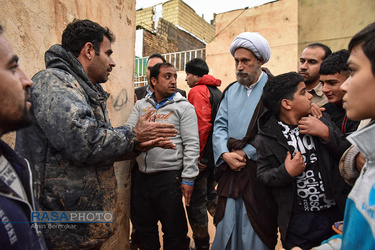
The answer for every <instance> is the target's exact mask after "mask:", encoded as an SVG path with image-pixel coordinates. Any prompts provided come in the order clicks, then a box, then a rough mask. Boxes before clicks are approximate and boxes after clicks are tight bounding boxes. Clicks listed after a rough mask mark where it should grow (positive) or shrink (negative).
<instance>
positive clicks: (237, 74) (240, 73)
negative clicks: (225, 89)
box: [236, 71, 249, 77]
mask: <svg viewBox="0 0 375 250" xmlns="http://www.w3.org/2000/svg"><path fill="white" fill-rule="evenodd" d="M243 74H245V75H246V77H248V76H249V73H247V72H244V71H236V76H237V77H243V76H241V75H243Z"/></svg>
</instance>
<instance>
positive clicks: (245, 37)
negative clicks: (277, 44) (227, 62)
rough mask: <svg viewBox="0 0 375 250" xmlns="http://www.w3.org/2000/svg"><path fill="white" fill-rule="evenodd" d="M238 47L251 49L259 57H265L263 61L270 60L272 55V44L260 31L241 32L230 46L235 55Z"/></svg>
mask: <svg viewBox="0 0 375 250" xmlns="http://www.w3.org/2000/svg"><path fill="white" fill-rule="evenodd" d="M238 48H245V49H248V50H250V51H251V52H253V53H254V55H255V56H256V57H257V58H263V60H264V62H263V63H266V62H268V61H269V60H270V57H271V49H270V45H269V44H268V42H267V40H266V39H265V38H264V37H262V36H261V35H260V34H259V33H258V32H243V33H241V34H239V35H238V36H237V37H236V38H234V40H233V42H232V44H231V46H230V53H231V54H232V56H233V57H234V52H235V51H236V49H238Z"/></svg>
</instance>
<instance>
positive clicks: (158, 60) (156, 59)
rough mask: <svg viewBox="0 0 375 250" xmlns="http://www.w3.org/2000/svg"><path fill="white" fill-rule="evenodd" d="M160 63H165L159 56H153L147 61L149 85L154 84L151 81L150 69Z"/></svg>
mask: <svg viewBox="0 0 375 250" xmlns="http://www.w3.org/2000/svg"><path fill="white" fill-rule="evenodd" d="M158 63H163V60H162V59H161V58H159V57H153V58H151V59H150V60H148V62H147V68H146V77H147V82H148V84H149V85H152V84H151V81H150V70H151V68H152V67H154V66H155V65H156V64H158Z"/></svg>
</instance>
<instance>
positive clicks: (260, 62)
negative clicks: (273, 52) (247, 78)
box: [258, 57, 264, 66]
mask: <svg viewBox="0 0 375 250" xmlns="http://www.w3.org/2000/svg"><path fill="white" fill-rule="evenodd" d="M263 63H264V59H263V58H262V57H261V58H258V64H259V66H262V65H263Z"/></svg>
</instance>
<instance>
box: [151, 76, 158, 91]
mask: <svg viewBox="0 0 375 250" xmlns="http://www.w3.org/2000/svg"><path fill="white" fill-rule="evenodd" d="M157 82H158V80H156V78H155V77H152V78H151V84H152V86H153V87H154V89H155V85H156V83H157Z"/></svg>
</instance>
